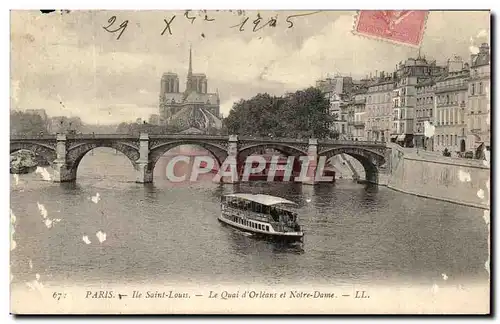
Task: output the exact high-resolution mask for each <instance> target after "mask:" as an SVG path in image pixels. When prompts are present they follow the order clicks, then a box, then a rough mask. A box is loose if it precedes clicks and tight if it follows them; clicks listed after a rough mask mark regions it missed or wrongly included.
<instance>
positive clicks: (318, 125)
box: [281, 87, 333, 138]
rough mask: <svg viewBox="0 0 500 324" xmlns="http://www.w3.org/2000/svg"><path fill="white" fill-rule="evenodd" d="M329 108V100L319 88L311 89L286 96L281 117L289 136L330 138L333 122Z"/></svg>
mask: <svg viewBox="0 0 500 324" xmlns="http://www.w3.org/2000/svg"><path fill="white" fill-rule="evenodd" d="M329 106H330V103H329V101H328V99H326V98H325V96H324V95H323V93H322V92H321V91H320V90H319V89H317V88H313V87H310V88H308V89H306V90H299V91H296V92H295V93H292V94H288V95H286V97H285V103H284V106H283V109H282V110H281V116H283V117H282V119H283V122H284V123H285V125H284V126H285V129H287V132H288V136H293V135H295V134H296V135H299V137H315V138H324V137H326V136H328V135H329V134H330V125H331V123H332V121H333V119H332V117H331V116H330V114H329V112H328V109H329Z"/></svg>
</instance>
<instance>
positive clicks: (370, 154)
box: [318, 146, 386, 183]
mask: <svg viewBox="0 0 500 324" xmlns="http://www.w3.org/2000/svg"><path fill="white" fill-rule="evenodd" d="M342 153H343V154H347V155H350V156H352V157H353V158H355V159H356V160H358V161H359V162H360V163H361V165H362V166H363V168H364V169H365V177H366V181H368V182H372V183H378V175H379V167H380V166H382V165H384V164H385V162H386V160H385V156H383V155H381V154H380V153H378V152H375V151H372V150H369V149H366V148H361V147H351V146H341V147H334V148H331V149H326V150H324V151H322V152H320V153H318V156H325V157H326V159H327V160H328V159H330V158H331V157H333V156H335V155H337V154H342Z"/></svg>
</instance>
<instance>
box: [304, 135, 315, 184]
mask: <svg viewBox="0 0 500 324" xmlns="http://www.w3.org/2000/svg"><path fill="white" fill-rule="evenodd" d="M305 158H307V159H308V160H302V168H301V170H300V179H301V182H302V184H305V185H315V184H317V183H318V179H317V176H316V169H317V166H318V140H317V139H315V138H310V139H309V146H308V148H307V156H306V157H305Z"/></svg>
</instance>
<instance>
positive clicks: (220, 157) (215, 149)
mask: <svg viewBox="0 0 500 324" xmlns="http://www.w3.org/2000/svg"><path fill="white" fill-rule="evenodd" d="M181 145H194V146H199V147H202V148H204V149H206V150H207V151H208V152H209V153H210V154H211V155H212V157H213V158H214V159H215V160H216V162H217V163H218V167H220V166H221V165H222V163H223V162H224V160H225V159H226V158H227V151H226V149H225V148H224V147H222V146H219V145H217V144H213V143H208V142H204V141H197V140H175V141H169V142H165V143H160V144H157V145H155V146H153V147H151V148H150V149H149V166H148V169H149V170H150V171H151V172H153V170H154V168H155V166H156V163H157V162H158V161H159V160H160V158H161V157H162V156H163V155H164V154H165V153H167V152H168V151H169V150H171V149H173V148H175V147H178V146H181Z"/></svg>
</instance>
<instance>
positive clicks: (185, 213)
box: [11, 149, 488, 285]
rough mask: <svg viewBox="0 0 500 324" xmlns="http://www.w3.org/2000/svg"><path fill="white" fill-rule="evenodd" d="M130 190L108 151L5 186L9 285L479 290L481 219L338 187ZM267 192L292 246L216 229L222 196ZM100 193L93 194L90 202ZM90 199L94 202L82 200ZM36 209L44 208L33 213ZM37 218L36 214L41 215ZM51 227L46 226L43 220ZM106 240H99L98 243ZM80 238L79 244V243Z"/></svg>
mask: <svg viewBox="0 0 500 324" xmlns="http://www.w3.org/2000/svg"><path fill="white" fill-rule="evenodd" d="M160 174H161V171H160V170H155V175H156V176H155V183H154V184H148V185H141V184H136V183H135V182H134V181H135V174H134V170H133V168H132V165H131V164H130V162H129V161H128V160H127V158H126V157H125V156H123V155H121V154H120V155H115V154H114V153H113V152H112V151H111V150H109V149H98V150H95V153H94V154H93V155H91V154H87V155H86V156H85V157H84V159H83V160H82V162H81V164H80V167H79V169H78V179H77V182H76V183H74V184H57V183H51V182H49V181H44V180H43V178H42V176H41V175H40V174H35V173H33V174H28V175H20V176H19V178H18V181H17V184H16V179H15V178H14V177H13V176H11V181H12V183H11V210H12V212H13V213H14V214H15V216H16V223H15V233H14V240H15V241H16V247H15V249H14V250H12V252H11V273H12V275H13V283H23V282H26V281H31V280H33V279H34V274H35V273H38V274H40V276H41V277H42V278H43V279H44V280H45V282H54V283H65V282H67V283H70V282H71V283H73V284H75V283H76V284H78V283H82V284H83V283H93V284H95V283H127V282H130V283H146V282H147V283H152V282H155V283H161V282H163V281H174V282H175V281H177V282H199V283H220V284H225V283H247V284H254V283H259V284H287V283H302V284H303V283H307V282H312V283H316V284H321V283H328V284H336V283H339V284H346V283H347V284H349V283H351V282H357V283H359V282H366V283H376V282H383V283H387V282H393V283H397V284H403V283H405V284H429V285H432V283H433V282H436V281H438V280H439V281H441V282H442V280H443V279H442V274H443V273H444V274H446V276H447V278H448V280H447V282H448V283H453V282H464V281H466V280H473V281H475V282H487V280H488V273H487V271H486V270H485V269H484V263H485V261H486V260H487V258H488V243H487V237H488V232H487V227H486V225H485V223H484V221H483V218H482V215H483V211H482V210H479V209H474V208H468V207H464V206H459V205H454V204H450V203H446V202H441V201H436V200H430V199H425V198H419V197H415V196H411V195H406V194H402V193H399V192H396V191H393V190H391V189H388V188H385V187H377V186H373V185H366V184H358V183H354V182H352V181H349V180H340V181H337V182H336V183H335V184H333V185H332V184H323V185H317V186H314V187H312V186H303V185H301V184H294V183H265V182H249V183H241V184H239V185H235V186H233V185H221V184H216V183H213V182H211V181H210V180H206V181H199V182H197V183H182V184H172V183H169V182H167V181H166V180H164V179H163V178H162V177H161V175H160ZM234 191H239V192H254V193H266V194H272V195H277V196H281V197H284V198H288V199H290V200H293V201H296V202H297V203H298V204H299V213H300V217H301V218H300V221H301V223H302V225H303V227H304V230H305V233H306V234H305V238H304V244H303V245H302V246H282V245H279V244H276V243H269V242H264V241H256V240H254V239H253V238H251V237H247V236H245V235H242V234H241V233H239V232H236V231H234V230H232V229H231V228H227V227H224V226H222V225H221V224H220V223H219V222H218V221H217V216H218V215H219V213H220V206H219V201H220V196H221V194H224V193H229V192H234ZM97 194H98V195H97ZM92 197H93V199H92ZM39 204H40V206H42V207H39ZM40 209H42V211H40ZM44 210H46V212H47V218H49V219H60V221H58V222H57V221H55V222H54V223H53V226H52V227H51V228H48V227H47V226H46V224H45V223H44V222H43V218H42V215H41V214H42V213H43V212H44ZM99 231H101V232H102V233H105V234H106V240H104V241H103V242H102V243H100V242H99V240H98V237H97V236H96V233H97V232H99ZM84 236H87V237H88V241H87V243H89V241H90V243H89V244H87V243H86V242H84V239H83V237H84Z"/></svg>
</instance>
